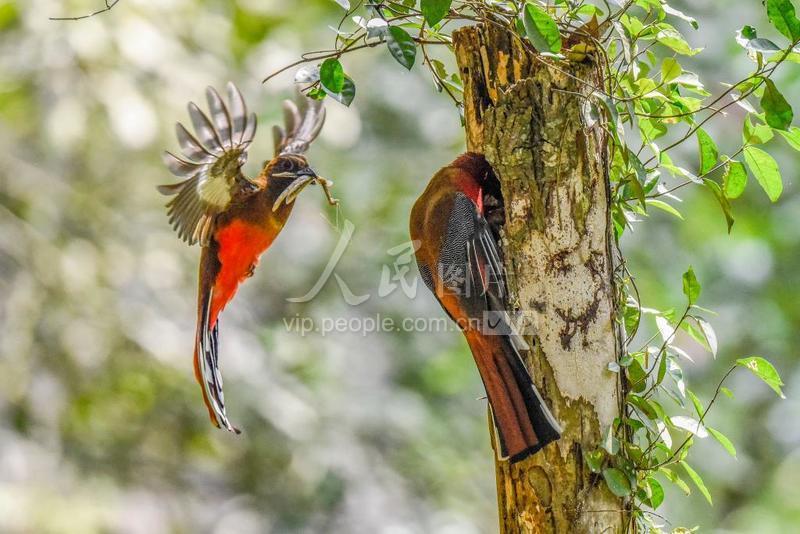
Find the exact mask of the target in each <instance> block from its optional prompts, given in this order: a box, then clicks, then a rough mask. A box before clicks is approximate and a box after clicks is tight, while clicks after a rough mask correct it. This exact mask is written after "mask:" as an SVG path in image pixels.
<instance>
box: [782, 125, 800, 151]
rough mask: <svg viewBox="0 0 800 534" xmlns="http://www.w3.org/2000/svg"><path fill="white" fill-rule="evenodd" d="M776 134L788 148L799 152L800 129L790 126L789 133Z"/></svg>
mask: <svg viewBox="0 0 800 534" xmlns="http://www.w3.org/2000/svg"><path fill="white" fill-rule="evenodd" d="M778 133H779V134H781V135H782V136H783V138H784V139H785V140H786V142H787V143H789V146H790V147H792V148H793V149H795V150H797V151H798V152H800V128H798V127H797V126H792V127H791V128H789V131H784V130H778Z"/></svg>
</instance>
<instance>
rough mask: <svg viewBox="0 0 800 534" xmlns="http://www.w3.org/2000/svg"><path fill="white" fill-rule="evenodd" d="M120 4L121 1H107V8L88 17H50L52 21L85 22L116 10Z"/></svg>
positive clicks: (87, 15)
mask: <svg viewBox="0 0 800 534" xmlns="http://www.w3.org/2000/svg"><path fill="white" fill-rule="evenodd" d="M118 3H119V0H105V4H106V7H104V8H103V9H98V10H97V11H94V12H92V13H88V14H86V15H81V16H79V17H50V20H83V19H88V18H91V17H94V16H95V15H100V14H101V13H105V12H107V11H111V10H112V9H114V6H115V5H117V4H118Z"/></svg>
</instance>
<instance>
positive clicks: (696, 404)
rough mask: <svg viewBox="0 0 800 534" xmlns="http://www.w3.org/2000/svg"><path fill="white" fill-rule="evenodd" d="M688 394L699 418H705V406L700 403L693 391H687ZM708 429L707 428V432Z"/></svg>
mask: <svg viewBox="0 0 800 534" xmlns="http://www.w3.org/2000/svg"><path fill="white" fill-rule="evenodd" d="M686 394H687V395H688V396H689V399H690V400H691V401H692V405H693V406H694V411H695V413H697V417H700V418H702V417H703V405H702V404H701V403H700V399H698V398H697V395H695V394H694V392H693V391H692V390H691V389H687V390H686ZM707 429H708V427H706V430H707Z"/></svg>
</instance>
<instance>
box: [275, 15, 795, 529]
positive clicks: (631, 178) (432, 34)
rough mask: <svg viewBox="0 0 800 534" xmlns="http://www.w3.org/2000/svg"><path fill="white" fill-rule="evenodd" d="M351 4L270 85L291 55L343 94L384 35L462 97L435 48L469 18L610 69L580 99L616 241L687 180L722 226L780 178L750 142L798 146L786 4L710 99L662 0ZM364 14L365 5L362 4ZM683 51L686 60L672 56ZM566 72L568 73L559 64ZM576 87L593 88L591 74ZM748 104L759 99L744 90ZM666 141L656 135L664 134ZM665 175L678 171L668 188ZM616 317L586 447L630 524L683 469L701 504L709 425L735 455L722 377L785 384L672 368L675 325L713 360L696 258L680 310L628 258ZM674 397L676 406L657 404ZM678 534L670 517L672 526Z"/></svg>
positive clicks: (555, 57)
mask: <svg viewBox="0 0 800 534" xmlns="http://www.w3.org/2000/svg"><path fill="white" fill-rule="evenodd" d="M334 1H336V2H337V3H338V4H339V5H340V6H341V7H342V8H343V10H344V11H345V13H344V15H343V16H342V18H341V20H340V21H339V24H338V26H337V27H336V28H335V29H334V30H335V33H336V35H335V38H334V43H333V46H332V48H330V49H327V50H320V51H316V52H311V53H308V54H305V55H303V56H302V57H301V59H299V60H298V61H296V62H294V63H292V64H290V65H288V66H286V67H284V68H282V69H280V70H279V71H277V72H274V73H272V74H270V75H269V76H267V77H266V78H265V79H264V82H267V81H268V80H270V79H271V78H272V77H274V76H275V75H277V74H279V73H280V72H283V71H285V70H287V69H291V68H294V67H301V68H300V69H299V70H298V71H297V73H296V76H295V81H296V82H297V83H299V84H302V85H303V86H304V88H305V89H304V90H305V92H306V94H307V95H308V96H310V97H312V98H318V99H322V98H326V97H331V98H333V99H335V100H337V101H339V102H340V103H342V104H344V105H350V103H351V102H352V101H353V99H354V98H355V94H356V85H355V82H354V81H353V79H352V78H350V77H349V76H348V75H347V74H346V72H345V69H344V66H343V64H342V60H343V58H344V56H345V55H347V54H350V53H352V52H356V51H358V50H363V49H365V48H375V47H385V48H386V49H387V50H388V53H389V55H390V56H391V57H392V58H394V59H395V60H396V61H397V62H398V63H399V64H400V65H402V66H403V67H405V68H407V69H411V68H412V67H413V66H414V64H415V62H416V61H417V59H418V58H417V56H418V52H419V54H420V55H421V56H422V63H423V66H424V67H425V68H426V69H427V70H428V72H429V73H430V76H431V78H432V81H433V83H434V85H435V87H436V88H437V90H439V91H440V92H443V93H445V94H446V95H447V97H448V98H450V99H451V100H452V101H453V102H454V104H455V105H456V106H457V107H459V108H461V98H462V86H461V80H460V79H459V76H458V73H456V72H449V71H448V69H447V67H446V59H443V58H438V57H436V56H435V54H433V53H432V52H433V50H431V49H429V48H428V47H431V46H433V45H439V46H438V47H437V48H438V49H445V50H448V51H449V52H450V53H452V51H453V50H452V41H451V34H450V31H451V30H452V29H454V27H455V26H457V25H458V23H459V22H461V23H464V22H468V23H483V24H487V25H496V26H498V27H500V28H504V29H505V30H507V31H508V32H509V33H510V34H511V35H512V36H514V37H513V38H515V39H518V40H519V42H520V43H521V44H522V45H523V46H524V47H526V48H527V49H528V50H530V51H531V52H532V53H533V56H532V57H534V58H535V59H536V60H537V61H541V62H544V63H546V64H547V65H548V66H549V67H550V68H554V69H558V68H559V64H561V63H562V62H569V61H595V62H598V63H599V64H600V65H602V67H603V70H604V72H605V73H606V76H605V79H604V80H603V83H602V86H600V87H589V89H590V90H591V97H589V98H586V99H585V105H584V106H583V113H584V116H585V117H584V118H585V119H586V122H587V124H597V125H598V126H600V127H602V128H604V129H605V130H606V131H607V133H608V134H609V139H610V142H611V158H610V161H611V165H610V171H611V173H610V180H611V193H612V195H611V214H612V221H613V226H614V237H615V242H616V244H617V246H619V241H620V239H621V237H622V236H623V234H624V233H625V231H626V230H628V229H629V228H631V227H632V225H634V224H635V223H636V222H638V217H643V216H647V214H648V209H651V208H655V209H658V210H662V211H665V212H667V213H669V214H671V215H673V216H675V217H677V218H678V219H683V215H682V214H681V212H680V211H679V210H678V208H677V207H676V206H675V203H676V202H677V201H679V200H680V199H679V198H678V197H677V196H676V194H675V193H676V192H677V191H678V190H680V189H683V188H684V187H687V186H692V185H694V186H697V187H702V188H705V189H706V190H707V191H708V192H709V193H710V194H711V195H713V197H714V198H715V199H716V201H717V203H718V204H719V206H720V208H721V211H722V214H723V216H724V218H725V220H726V223H727V227H728V231H729V232H730V231H731V229H732V226H733V224H734V217H733V209H732V202H733V201H735V200H736V199H737V198H739V197H740V196H741V195H742V194H743V192H744V191H745V189H746V186H747V184H748V180H749V177H753V178H755V181H756V182H757V184H758V185H759V186H760V188H761V189H762V190H763V191H764V192H765V193H766V194H767V196H768V197H769V199H770V200H771V201H773V202H775V201H777V200H778V198H779V197H780V195H781V193H782V190H783V182H782V178H781V173H780V169H779V166H778V164H777V162H776V161H775V160H774V158H773V157H772V156H771V155H770V154H769V153H768V152H767V151H765V150H764V149H762V148H759V147H760V146H763V145H766V144H767V143H769V142H770V141H771V140H772V139H773V138H774V137H775V133H776V132H777V133H778V134H779V136H780V137H782V138H783V139H784V141H785V142H786V143H788V144H789V146H790V147H792V148H793V149H794V150H798V151H800V128H797V127H794V126H792V120H793V111H792V107H791V105H790V104H789V103H788V101H787V100H786V98H785V97H784V96H783V95H782V94H781V92H780V91H779V90H778V88H777V86H776V84H775V82H774V80H773V77H774V74H775V72H776V71H777V70H778V69H779V68H780V67H781V66H783V65H784V64H786V63H800V50H799V49H796V47H797V46H798V43H800V20H798V18H797V16H796V14H795V9H794V6H793V5H792V3H791V1H790V0H767V1H766V4H765V5H766V11H767V16H768V18H769V20H770V22H771V23H772V25H773V27H774V28H775V29H776V30H777V31H778V32H779V33H780V34H781V35H782V37H783V38H784V42H783V44H780V45H779V44H776V43H775V42H773V41H771V40H768V39H765V38H762V37H759V36H758V31H757V29H756V28H754V27H752V26H750V25H746V26H744V27H742V28H741V29H740V30H738V31H737V32H736V35H735V40H736V42H737V43H738V44H739V45H740V46H741V47H742V50H743V53H745V54H746V55H747V56H748V57H749V58H750V59H751V60H752V62H753V64H754V68H753V70H752V72H751V73H750V74H749V75H748V76H746V77H744V78H743V79H741V80H738V81H733V82H731V83H729V84H727V85H726V89H725V90H723V91H722V92H721V93H719V94H717V95H715V96H714V95H712V94H711V93H710V92H709V91H708V90H707V89H706V87H705V85H704V84H703V81H702V80H700V78H699V77H698V75H697V74H695V73H694V72H691V71H690V70H687V69H685V68H684V64H683V63H685V62H686V58H690V57H692V56H696V55H698V54H699V53H701V52H702V50H701V49H698V48H693V47H692V46H691V45H690V44H689V42H688V41H687V40H686V38H685V37H684V34H683V32H682V31H681V30H679V29H678V28H677V27H676V26H675V24H681V25H683V26H684V27H688V28H691V29H693V30H697V29H698V28H699V24H698V22H697V21H696V20H695V19H694V18H692V17H691V16H689V15H687V14H685V13H683V12H681V11H679V10H677V9H674V8H672V7H671V6H670V5H669V4H668V3H667V2H665V1H663V0H627V1H622V0H614V5H612V3H610V2H608V1H604V2H602V5H596V4H593V3H590V2H586V1H582V0H578V1H573V0H555V1H550V2H542V1H521V0H513V1H499V0H463V1H459V0H455V1H454V0H419V1H417V0H395V1H392V0H388V1H367V2H365V3H362V2H358V3H356V4H353V5H351V3H350V2H349V1H348V0H334ZM359 13H360V14H359ZM682 62H683V63H682ZM562 72H563V71H562ZM581 83H584V84H587V82H585V81H581ZM756 99H757V100H758V103H757V104H754V103H753V102H751V100H756ZM731 106H739V107H741V108H743V109H744V110H745V111H746V113H747V114H746V116H745V118H744V121H743V125H742V143H741V145H739V146H738V147H736V149H735V150H732V151H730V152H729V153H728V154H724V153H721V152H720V150H719V148H718V146H717V143H716V141H715V140H714V139H713V138H712V137H711V135H709V134H708V133H707V132H706V131H705V130H704V129H703V127H704V126H705V125H706V124H707V123H709V122H710V121H712V120H714V119H715V118H717V117H719V116H720V115H722V114H724V113H725V111H726V110H727V109H728V108H730V107H731ZM692 140H694V141H695V142H696V143H697V151H698V165H697V170H696V171H694V172H693V171H691V170H688V169H685V168H683V167H680V166H677V165H675V163H674V162H673V160H672V159H671V157H670V153H673V152H674V151H675V149H676V148H678V147H681V146H683V145H685V144H686V143H688V142H690V141H692ZM662 145H663V146H662ZM668 177H671V179H672V180H673V181H677V183H670V185H667V178H668ZM617 278H618V288H619V291H620V294H621V295H620V296H621V299H620V302H623V303H625V304H624V305H623V307H622V309H621V310H619V321H620V322H621V323H623V324H624V326H625V330H626V332H627V338H626V344H625V348H624V350H623V352H622V354H621V355H619V357H618V358H617V360H616V361H613V362H610V363H609V365H608V369H609V371H610V372H615V373H622V374H623V376H624V378H625V381H626V384H627V395H626V396H625V398H624V399H623V400H622V402H623V405H622V406H621V407H620V408H621V410H620V414H621V416H620V417H619V418H617V419H616V420H615V422H614V424H613V425H612V426H610V427H609V428H608V429H605V436H604V439H603V440H602V443H601V444H600V445H599V447H598V448H597V449H596V450H594V451H590V452H588V453H586V454H585V462H586V464H587V466H588V467H589V468H590V469H591V470H592V471H593V472H595V473H597V474H598V475H602V477H603V479H604V480H605V483H606V484H607V485H608V487H609V489H610V490H611V491H612V492H613V493H614V494H615V495H617V496H618V497H620V498H623V499H625V500H626V505H627V509H628V510H629V514H630V518H629V521H628V527H629V529H636V530H639V531H645V532H661V529H662V528H663V522H664V521H665V520H664V518H663V517H662V516H661V515H659V514H658V513H657V510H658V509H659V507H660V506H661V505H662V503H663V501H664V489H663V486H662V483H663V482H669V483H672V484H674V485H676V486H677V487H678V488H680V489H681V490H683V491H684V492H686V493H687V494H688V493H690V492H691V491H692V490H691V488H690V486H689V484H687V482H685V481H684V478H683V477H684V476H685V477H686V478H688V479H689V480H690V481H691V483H692V484H693V485H694V486H695V488H696V489H697V490H698V491H699V492H700V493H701V494H702V495H703V496H704V497H705V498H706V499H707V500H708V501H709V503H710V502H711V500H712V497H711V494H710V493H709V491H708V489H707V488H706V486H705V484H704V482H703V479H702V477H701V475H700V474H699V473H698V472H697V471H696V470H695V469H694V468H693V467H692V466H691V465H690V464H689V463H688V461H687V457H688V454H689V451H690V449H691V447H692V445H693V444H694V442H695V440H696V439H705V438H707V437H711V438H712V439H715V440H716V441H717V442H719V444H720V446H721V447H722V448H723V449H724V450H726V451H727V452H728V453H729V454H731V455H732V456H735V455H736V449H735V446H734V444H733V443H732V442H731V440H730V439H728V438H727V437H726V436H725V435H724V434H723V433H722V432H721V431H719V430H717V429H715V428H712V427H710V426H709V425H708V424H707V422H706V420H707V416H708V413H709V411H710V410H711V408H712V407H713V406H714V404H715V403H716V402H718V400H719V398H720V395H724V396H728V397H732V393H731V391H730V390H729V389H728V388H726V387H725V383H726V381H727V379H728V377H729V376H731V374H732V373H733V372H734V371H735V370H736V369H737V368H740V367H741V368H744V369H747V370H749V371H750V372H752V373H753V374H754V375H755V376H757V377H759V378H760V379H761V380H763V381H764V382H765V383H766V384H767V385H769V386H770V387H771V388H772V389H773V390H774V391H775V392H776V393H777V394H778V395H780V396H782V392H781V386H782V385H783V383H782V382H781V379H780V377H779V375H778V373H777V371H776V370H775V368H774V367H773V366H772V365H771V364H770V363H769V362H768V361H767V360H766V359H764V358H761V357H758V356H750V357H746V358H741V359H739V360H737V361H736V363H735V365H733V366H732V367H731V368H730V369H729V370H728V371H727V372H726V373H725V374H724V375H723V376H722V377H721V378H720V380H719V383H718V384H717V387H716V389H715V392H714V395H713V397H712V398H711V399H710V400H709V401H708V402H707V404H703V402H702V401H701V399H700V398H698V396H697V395H696V394H695V393H694V392H693V391H692V390H691V389H690V388H689V387H687V385H686V382H685V380H684V376H683V370H682V365H683V364H684V362H686V361H691V358H690V357H689V355H688V354H687V353H686V352H685V351H684V350H683V349H681V348H680V346H679V345H678V344H677V343H676V341H675V339H676V337H677V335H678V333H679V332H685V333H686V334H688V335H689V336H690V337H691V338H693V339H694V340H696V341H697V342H698V343H699V344H700V345H702V346H703V347H705V349H706V350H708V351H709V352H710V353H711V354H712V355H714V356H716V352H717V338H716V334H715V333H714V330H713V328H712V327H711V325H710V323H709V322H708V321H707V320H706V319H705V318H704V316H703V314H707V313H709V310H706V309H704V308H702V307H700V306H698V304H697V302H698V299H699V297H700V294H701V285H700V283H699V282H698V280H697V278H696V276H695V273H694V271H693V270H692V268H691V267H689V269H688V270H687V271H686V272H685V273H684V275H683V279H682V288H683V294H684V296H685V298H686V304H685V306H684V308H683V309H682V310H681V311H680V312H676V311H674V310H655V309H652V308H647V307H644V306H642V304H641V302H640V299H639V292H638V290H637V288H636V284H635V278H634V277H633V276H632V275H631V273H630V272H629V271H628V269H627V266H626V265H625V263H624V261H623V263H622V265H621V266H620V269H619V271H618V276H617ZM645 317H647V318H648V319H652V322H653V324H654V325H655V329H656V332H657V333H656V334H655V335H654V336H653V337H651V338H650V339H648V340H647V341H646V342H645V343H643V344H642V345H641V346H639V347H638V348H633V345H634V342H635V340H636V338H637V333H638V332H639V326H640V324H641V323H642V321H643V318H645ZM666 402H669V403H670V404H669V405H668V406H670V409H667V408H666V407H665V403H666ZM681 531H683V532H685V531H687V530H686V529H680V528H677V529H675V530H674V532H681Z"/></svg>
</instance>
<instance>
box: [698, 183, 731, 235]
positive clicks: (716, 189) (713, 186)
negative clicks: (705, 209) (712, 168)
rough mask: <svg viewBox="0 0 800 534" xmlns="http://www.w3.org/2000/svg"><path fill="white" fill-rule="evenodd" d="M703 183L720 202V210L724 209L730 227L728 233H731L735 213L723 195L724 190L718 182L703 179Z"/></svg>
mask: <svg viewBox="0 0 800 534" xmlns="http://www.w3.org/2000/svg"><path fill="white" fill-rule="evenodd" d="M703 183H704V184H706V187H708V189H709V190H710V191H711V192H712V193H713V194H714V198H716V199H717V202H719V206H720V208H722V213H723V214H724V215H725V222H726V223H727V225H728V233H731V228H733V222H734V221H733V211H732V210H731V203H730V202H729V201H728V198H727V197H726V196H725V195H724V194H723V192H722V188H721V187H720V186H719V184H718V183H717V182H715V181H714V180H711V179H710V178H703Z"/></svg>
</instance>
